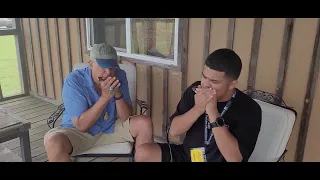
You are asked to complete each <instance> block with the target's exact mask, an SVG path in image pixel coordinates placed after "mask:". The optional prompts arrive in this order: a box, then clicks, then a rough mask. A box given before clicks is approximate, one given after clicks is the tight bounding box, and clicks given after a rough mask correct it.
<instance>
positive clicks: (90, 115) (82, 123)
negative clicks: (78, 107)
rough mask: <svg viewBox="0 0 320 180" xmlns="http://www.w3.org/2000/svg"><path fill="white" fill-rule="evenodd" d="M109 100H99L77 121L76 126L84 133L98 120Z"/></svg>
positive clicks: (102, 98) (103, 98) (101, 98)
mask: <svg viewBox="0 0 320 180" xmlns="http://www.w3.org/2000/svg"><path fill="white" fill-rule="evenodd" d="M109 100H110V99H109V98H105V97H102V96H101V97H100V98H99V100H98V101H97V102H96V103H95V104H94V105H93V106H92V107H91V108H90V109H88V110H86V111H85V112H84V113H83V114H82V115H81V116H80V117H79V118H77V119H76V122H75V126H76V128H77V129H79V130H80V131H82V132H87V131H88V129H89V128H90V127H91V126H92V125H93V124H94V123H95V122H96V121H97V120H98V118H99V117H100V116H101V113H102V112H103V110H104V108H105V107H106V105H107V104H108V101H109Z"/></svg>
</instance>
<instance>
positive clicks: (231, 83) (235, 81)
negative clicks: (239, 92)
mask: <svg viewBox="0 0 320 180" xmlns="http://www.w3.org/2000/svg"><path fill="white" fill-rule="evenodd" d="M237 85H238V81H237V80H233V81H231V82H230V85H229V89H230V90H232V89H234V88H236V86H237Z"/></svg>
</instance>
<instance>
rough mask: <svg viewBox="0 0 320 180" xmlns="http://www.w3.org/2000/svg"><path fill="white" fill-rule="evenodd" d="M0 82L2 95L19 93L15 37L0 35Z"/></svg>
mask: <svg viewBox="0 0 320 180" xmlns="http://www.w3.org/2000/svg"><path fill="white" fill-rule="evenodd" d="M0 84H1V89H2V94H3V96H4V97H6V96H11V95H14V94H18V93H21V85H20V76H19V70H18V62H17V54H16V45H15V37H14V36H13V35H10V36H0Z"/></svg>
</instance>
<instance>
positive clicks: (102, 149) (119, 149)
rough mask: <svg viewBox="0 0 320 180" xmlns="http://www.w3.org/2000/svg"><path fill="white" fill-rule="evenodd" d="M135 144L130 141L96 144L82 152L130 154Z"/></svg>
mask: <svg viewBox="0 0 320 180" xmlns="http://www.w3.org/2000/svg"><path fill="white" fill-rule="evenodd" d="M132 148H133V144H132V143H130V142H124V143H116V144H109V145H102V146H95V147H92V148H90V149H88V150H87V151H85V152H83V153H81V154H80V155H84V154H96V155H98V154H130V153H131V152H132Z"/></svg>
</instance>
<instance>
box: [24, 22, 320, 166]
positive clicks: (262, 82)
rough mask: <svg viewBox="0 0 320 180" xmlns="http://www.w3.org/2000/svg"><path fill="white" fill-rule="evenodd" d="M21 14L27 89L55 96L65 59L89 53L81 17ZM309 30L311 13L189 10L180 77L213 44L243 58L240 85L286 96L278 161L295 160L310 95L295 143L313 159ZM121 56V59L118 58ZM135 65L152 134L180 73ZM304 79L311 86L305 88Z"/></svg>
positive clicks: (172, 105) (68, 62)
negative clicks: (284, 144)
mask: <svg viewBox="0 0 320 180" xmlns="http://www.w3.org/2000/svg"><path fill="white" fill-rule="evenodd" d="M22 22H23V31H24V33H23V35H24V36H25V38H24V39H25V47H26V53H27V54H26V55H27V57H26V59H27V63H28V74H29V81H30V91H31V92H32V93H34V94H37V95H39V96H43V97H46V98H48V99H53V100H56V101H58V102H60V101H61V89H62V86H63V80H64V78H65V77H66V76H67V75H68V74H69V73H70V70H71V67H72V65H74V64H75V63H77V62H88V60H89V57H88V55H87V50H86V46H85V24H84V19H83V18H69V19H64V18H49V19H43V18H39V19H37V18H31V19H23V20H22ZM290 28H291V30H290ZM317 31H318V19H312V18H310V19H308V18H297V19H285V18H282V19H268V18H263V19H254V18H243V19H242V18H236V19H228V18H225V19H224V18H212V19H210V18H206V19H204V18H202V19H201V18H191V19H189V39H188V64H187V73H186V74H185V76H186V77H187V85H190V84H191V83H193V82H194V81H197V80H199V79H200V77H201V70H202V67H203V61H204V59H205V58H206V56H207V54H208V53H211V52H212V51H214V50H216V49H218V48H225V47H229V48H232V49H234V50H235V51H236V52H237V53H238V54H239V55H240V57H241V58H242V63H243V69H242V73H241V76H240V78H239V86H238V88H239V89H241V90H245V89H246V88H247V87H248V86H249V85H250V87H252V88H255V89H259V90H263V91H268V92H271V93H278V92H281V93H280V94H282V95H283V98H284V101H285V102H286V104H287V105H289V106H291V107H293V108H294V109H295V110H296V111H297V113H298V116H297V121H296V123H295V127H294V130H293V133H292V135H291V137H290V140H289V144H288V150H289V151H288V154H287V155H286V158H285V159H286V161H295V158H296V156H297V154H296V150H297V143H298V136H299V132H300V125H301V119H305V118H303V117H302V114H303V110H304V109H307V108H308V107H307V106H309V105H310V103H312V104H311V105H312V109H311V112H310V115H309V116H310V118H309V119H310V120H309V125H308V126H307V127H308V129H307V133H306V135H307V138H306V141H305V144H306V146H305V148H298V150H299V152H300V151H301V149H302V150H304V156H303V159H302V160H303V161H320V155H319V153H318V152H319V151H320V143H319V142H318V141H317V139H318V137H319V136H320V132H319V131H318V128H319V127H320V118H319V117H320V112H319V111H317V109H319V108H320V83H319V80H318V81H315V80H317V79H319V78H317V77H315V76H314V74H316V72H318V71H319V67H318V69H313V67H311V63H312V62H313V61H312V60H313V58H315V59H314V62H315V63H314V64H319V63H316V62H319V55H317V54H316V53H315V52H316V51H317V49H314V46H315V42H317V41H316V34H317V33H318V32H317ZM288 33H291V34H288ZM284 36H285V37H287V38H283V37H284ZM288 38H290V41H289V43H288ZM252 44H254V45H253V46H252ZM286 46H288V47H286ZM39 47H40V49H39ZM208 50H209V51H208ZM122 60H123V62H125V63H126V60H125V59H122ZM250 61H251V63H250ZM250 64H251V65H250ZM135 65H136V67H137V81H138V82H137V98H138V99H141V100H145V101H147V102H150V105H151V109H150V111H149V112H148V114H149V115H151V117H152V120H153V125H154V131H155V135H157V136H163V135H164V134H163V122H164V117H167V116H168V117H170V115H171V114H173V113H174V111H175V109H176V105H177V103H178V102H179V100H180V97H181V94H182V92H181V88H180V87H181V82H182V79H183V77H182V73H181V72H178V71H172V70H166V69H162V68H158V67H150V66H148V65H144V64H135ZM280 65H281V67H280ZM51 72H52V73H51ZM310 72H312V73H310ZM309 74H310V75H309ZM279 75H280V76H279ZM316 75H317V76H319V74H316ZM309 76H313V81H312V82H314V83H313V84H312V83H311V84H312V85H310V87H309V88H308V87H307V86H308V79H309ZM281 77H282V78H283V77H285V78H283V79H282V78H281ZM280 78H281V79H280ZM314 79H315V80H314ZM248 81H253V82H250V83H252V85H251V84H248ZM310 82H311V81H310ZM279 83H280V84H279ZM165 85H167V86H168V89H167V90H166V89H165ZM177 87H179V88H177ZM312 87H314V88H315V89H313V90H312ZM279 88H280V89H279ZM310 88H311V89H310ZM307 90H308V91H310V92H311V97H314V98H313V99H308V100H305V98H309V95H310V92H307ZM313 92H314V93H313ZM164 99H167V100H168V102H165V101H164ZM165 106H167V108H166V107H165ZM306 117H307V118H308V116H306ZM302 141H303V140H302Z"/></svg>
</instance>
